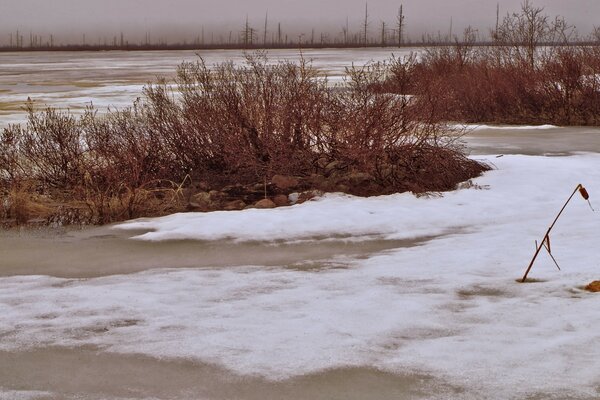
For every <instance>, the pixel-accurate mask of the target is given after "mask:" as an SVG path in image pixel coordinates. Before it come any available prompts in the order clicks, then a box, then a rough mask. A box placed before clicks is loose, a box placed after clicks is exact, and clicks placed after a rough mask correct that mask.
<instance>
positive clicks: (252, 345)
mask: <svg viewBox="0 0 600 400" xmlns="http://www.w3.org/2000/svg"><path fill="white" fill-rule="evenodd" d="M490 160H492V161H493V162H494V164H495V166H496V168H497V169H496V170H493V171H491V172H488V173H486V174H485V175H484V176H483V177H481V178H478V179H476V180H475V181H474V182H475V183H476V184H477V185H479V189H477V188H471V189H463V190H459V191H455V192H451V193H445V194H444V195H443V197H440V198H436V197H432V198H415V197H413V196H412V195H410V194H403V195H394V196H382V197H374V198H368V199H361V198H353V197H350V196H341V195H332V196H327V197H325V198H324V199H322V200H320V201H315V202H308V203H304V204H302V205H297V206H293V207H287V208H279V209H275V210H266V211H265V210H246V211H241V212H227V213H209V214H182V215H174V216H170V217H165V218H158V219H151V220H144V221H133V222H131V223H128V224H126V225H125V226H128V227H129V228H145V229H148V228H152V229H154V230H155V232H153V233H152V234H147V235H145V236H143V237H142V238H143V239H147V240H164V239H175V238H176V239H183V238H191V239H201V240H210V239H222V238H231V239H238V240H250V239H260V240H270V239H271V240H298V239H302V240H311V239H310V238H314V237H315V236H317V237H319V238H320V237H331V236H339V237H344V236H346V235H352V236H353V238H354V239H355V240H361V238H362V240H372V239H373V235H378V236H379V237H381V238H409V237H419V236H434V235H438V234H441V235H442V236H440V237H438V238H434V239H432V240H430V241H428V242H426V243H425V244H422V245H420V246H417V247H410V248H398V249H395V250H392V251H387V252H383V253H380V254H377V255H375V256H372V257H370V258H368V259H356V260H350V261H346V263H347V268H346V269H339V268H336V269H321V270H314V269H310V270H306V271H299V270H297V269H286V268H285V266H282V267H281V268H273V267H261V266H248V267H237V268H219V269H210V268H209V269H206V268H204V269H183V270H182V269H178V270H175V269H167V268H168V267H169V266H168V265H165V266H164V267H165V268H166V269H161V270H152V271H146V272H143V273H137V274H132V275H123V276H110V277H103V278H94V279H86V280H73V279H59V278H52V277H44V276H30V277H24V276H15V277H8V278H1V279H0V349H4V350H17V349H26V348H31V347H45V346H50V345H63V346H81V345H86V344H87V345H90V344H91V345H98V346H100V347H101V348H104V349H106V350H107V351H114V352H124V353H144V354H149V355H153V356H156V357H167V358H171V357H173V358H180V357H181V358H187V359H194V360H198V361H201V362H211V363H217V364H219V365H223V366H225V367H227V368H229V369H231V370H233V371H236V372H238V373H242V374H260V375H264V376H266V377H269V378H271V379H279V378H285V377H288V376H294V375H298V374H303V373H308V372H314V371H318V370H322V369H327V368H334V367H340V366H372V367H376V368H381V369H385V370H390V371H396V372H401V373H405V372H410V371H419V372H423V373H428V374H432V375H433V376H436V377H439V378H441V379H443V380H445V381H447V382H449V383H451V384H454V385H457V386H460V387H463V388H464V389H465V391H464V393H460V394H456V393H454V394H452V396H451V398H461V397H462V398H471V399H480V398H497V399H506V398H524V397H526V396H527V395H529V394H535V393H539V392H543V393H545V394H549V393H554V394H556V396H558V398H561V396H563V395H565V396H566V395H567V394H568V395H576V396H587V397H588V398H594V397H595V396H600V349H599V348H598V343H599V340H600V331H599V327H600V323H599V322H598V306H599V304H600V297H599V295H598V294H592V293H587V292H585V291H583V290H582V289H581V287H582V286H583V285H585V284H587V283H589V282H590V281H592V280H596V279H600V268H599V264H600V262H599V261H598V257H597V254H598V251H597V249H598V248H599V245H600V238H599V236H598V223H599V222H600V220H599V217H600V215H599V214H598V213H593V212H592V211H591V210H590V208H589V207H588V205H587V203H586V202H585V201H583V200H582V199H581V198H580V197H579V196H578V195H577V197H576V198H574V199H573V202H572V204H570V205H569V207H568V208H567V209H566V211H565V213H564V215H563V216H562V217H561V220H560V221H559V222H558V224H557V225H556V227H555V232H554V234H553V235H552V248H553V253H554V254H555V256H556V257H557V259H558V261H559V262H560V263H561V266H562V268H563V271H562V272H558V271H557V270H556V269H555V267H554V266H553V264H552V262H551V261H550V260H549V258H548V256H547V255H546V254H541V256H540V258H539V260H538V262H537V264H536V265H535V266H534V269H533V270H532V273H531V277H532V278H536V279H539V280H541V282H537V283H529V284H520V283H517V282H516V281H515V280H516V279H517V278H519V277H520V276H522V274H523V272H524V270H525V267H526V266H527V264H528V262H529V260H530V258H531V256H532V255H533V250H534V243H533V242H534V240H536V239H537V240H539V239H541V236H542V235H543V233H544V232H545V229H546V228H547V226H548V224H549V223H550V222H551V220H552V218H553V217H554V215H555V213H556V212H557V211H558V210H559V209H560V207H561V206H562V204H563V203H564V201H565V200H566V198H567V197H568V196H569V195H570V194H571V192H572V190H573V189H574V188H575V186H576V185H577V184H578V183H580V182H581V183H583V184H584V185H585V186H586V187H587V189H588V191H589V192H590V195H591V200H592V201H593V202H594V201H595V199H597V197H596V195H597V194H600V155H598V154H580V155H575V156H569V157H532V156H508V155H507V156H504V157H502V158H499V159H495V158H493V157H490ZM595 205H596V206H597V207H600V201H596V202H595ZM313 240H322V239H313ZM340 240H341V239H340ZM234 245H235V242H233V241H232V246H234ZM444 396H445V395H444V394H440V397H441V398H444ZM446 397H447V396H446Z"/></svg>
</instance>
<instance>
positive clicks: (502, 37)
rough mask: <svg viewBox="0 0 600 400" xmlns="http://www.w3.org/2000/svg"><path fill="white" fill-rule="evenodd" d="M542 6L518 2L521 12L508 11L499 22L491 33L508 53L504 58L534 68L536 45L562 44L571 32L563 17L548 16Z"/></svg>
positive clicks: (571, 29)
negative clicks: (495, 29) (494, 31)
mask: <svg viewBox="0 0 600 400" xmlns="http://www.w3.org/2000/svg"><path fill="white" fill-rule="evenodd" d="M543 12H544V8H543V7H534V6H533V4H532V3H531V2H530V1H529V0H525V2H524V3H522V4H521V11H520V12H517V13H513V14H508V15H506V16H505V17H504V19H503V20H502V22H501V23H500V24H499V26H498V29H497V31H496V33H495V34H493V36H494V41H495V42H496V44H498V45H500V46H501V47H502V48H504V49H505V51H506V50H508V51H506V52H507V53H508V54H505V55H506V56H507V58H505V59H513V60H514V59H516V60H518V61H520V62H523V63H526V64H527V65H528V66H529V67H530V68H531V69H534V68H535V65H536V57H537V55H538V48H539V47H540V46H541V45H543V44H547V45H556V44H565V43H567V42H568V41H569V39H570V38H571V36H572V35H573V33H574V30H573V28H572V27H571V26H569V25H567V23H566V22H565V20H564V18H562V17H555V18H554V19H551V18H550V17H549V16H548V15H545V14H544V13H543Z"/></svg>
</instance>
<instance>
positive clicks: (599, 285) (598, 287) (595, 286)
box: [585, 281, 600, 293]
mask: <svg viewBox="0 0 600 400" xmlns="http://www.w3.org/2000/svg"><path fill="white" fill-rule="evenodd" d="M585 290H587V291H588V292H594V293H597V292H600V281H594V282H592V283H590V284H589V285H587V286H586V287H585Z"/></svg>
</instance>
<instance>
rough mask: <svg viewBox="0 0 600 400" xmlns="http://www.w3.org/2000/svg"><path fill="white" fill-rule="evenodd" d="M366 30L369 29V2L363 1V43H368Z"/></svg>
mask: <svg viewBox="0 0 600 400" xmlns="http://www.w3.org/2000/svg"><path fill="white" fill-rule="evenodd" d="M368 31H369V3H365V20H364V22H363V44H364V45H365V46H367V44H368V41H367V40H368V38H367V35H368Z"/></svg>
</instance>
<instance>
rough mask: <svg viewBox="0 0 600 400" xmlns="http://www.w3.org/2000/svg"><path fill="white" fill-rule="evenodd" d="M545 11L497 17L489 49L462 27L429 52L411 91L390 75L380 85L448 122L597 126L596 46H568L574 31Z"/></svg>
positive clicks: (599, 73) (599, 52)
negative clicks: (457, 36) (458, 36)
mask: <svg viewBox="0 0 600 400" xmlns="http://www.w3.org/2000/svg"><path fill="white" fill-rule="evenodd" d="M542 11H543V9H541V8H536V7H533V6H532V5H531V4H530V3H529V2H527V1H526V2H525V3H523V5H522V8H521V10H520V12H518V13H514V14H510V15H507V16H506V17H505V18H504V19H503V21H501V22H499V25H498V27H497V28H496V30H495V31H493V32H492V36H493V38H494V43H493V45H492V46H483V47H481V46H475V40H476V33H475V32H474V31H473V30H471V29H467V30H466V32H465V35H464V37H463V38H462V40H460V41H458V40H457V42H456V44H455V46H452V47H434V48H429V49H427V50H426V51H425V54H424V55H423V56H422V58H421V59H420V60H419V62H417V63H416V64H415V66H414V68H412V69H411V71H410V79H409V81H410V83H411V86H410V87H409V88H407V89H406V90H405V91H399V90H398V89H397V88H396V86H397V84H396V80H395V77H392V78H391V79H390V81H389V82H388V84H387V85H384V86H385V90H388V91H391V92H395V93H404V94H406V93H411V94H414V95H416V97H415V100H416V101H417V102H418V103H419V104H420V105H421V106H422V107H429V109H430V112H431V113H432V117H435V118H437V119H440V120H446V121H448V120H450V121H460V122H477V123H483V122H487V123H503V124H557V125H600V47H599V46H598V45H597V43H596V44H593V43H592V44H589V45H573V44H571V42H570V39H571V38H572V36H573V35H574V34H575V33H574V30H573V29H572V28H571V27H569V25H568V24H566V23H565V21H564V20H563V19H562V18H558V17H557V18H555V19H550V18H549V17H548V16H546V15H544V14H543V12H542ZM590 41H591V39H590ZM400 72H401V73H404V72H405V71H404V69H401V71H400ZM402 79H404V80H405V79H406V78H402Z"/></svg>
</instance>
